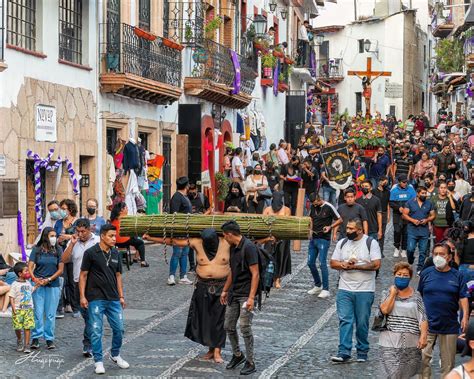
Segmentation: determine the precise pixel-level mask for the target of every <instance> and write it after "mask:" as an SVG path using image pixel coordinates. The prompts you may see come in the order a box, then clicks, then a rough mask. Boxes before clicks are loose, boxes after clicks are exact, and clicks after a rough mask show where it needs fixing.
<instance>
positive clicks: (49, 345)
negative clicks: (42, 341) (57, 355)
mask: <svg viewBox="0 0 474 379" xmlns="http://www.w3.org/2000/svg"><path fill="white" fill-rule="evenodd" d="M46 347H47V349H48V350H54V349H56V345H55V344H54V342H53V341H46Z"/></svg>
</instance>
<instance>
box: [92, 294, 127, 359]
mask: <svg viewBox="0 0 474 379" xmlns="http://www.w3.org/2000/svg"><path fill="white" fill-rule="evenodd" d="M88 314H89V328H90V339H91V345H92V354H93V355H94V361H95V362H103V360H104V355H103V353H102V336H103V324H104V315H105V317H107V321H108V322H109V325H110V327H111V328H112V350H111V355H112V357H116V356H118V355H119V354H120V348H121V347H122V337H123V332H124V330H123V312H122V305H121V304H120V301H109V300H93V301H90V302H89V307H88Z"/></svg>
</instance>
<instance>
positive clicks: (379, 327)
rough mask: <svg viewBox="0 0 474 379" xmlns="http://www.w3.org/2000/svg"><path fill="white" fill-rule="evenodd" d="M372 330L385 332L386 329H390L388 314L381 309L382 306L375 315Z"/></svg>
mask: <svg viewBox="0 0 474 379" xmlns="http://www.w3.org/2000/svg"><path fill="white" fill-rule="evenodd" d="M372 330H373V331H374V332H383V331H385V330H388V328H387V315H384V314H383V313H382V311H381V310H380V307H379V308H378V312H377V314H376V315H375V317H374V322H373V324H372Z"/></svg>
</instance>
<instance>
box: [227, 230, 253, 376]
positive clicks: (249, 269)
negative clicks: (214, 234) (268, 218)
mask: <svg viewBox="0 0 474 379" xmlns="http://www.w3.org/2000/svg"><path fill="white" fill-rule="evenodd" d="M222 231H223V233H224V239H225V240H226V241H227V242H228V243H229V244H230V245H231V250H230V270H231V273H230V275H229V276H228V277H227V281H226V283H225V285H224V289H223V291H222V295H221V303H222V304H227V309H226V312H225V323H224V329H225V331H226V332H227V336H228V337H229V341H230V344H231V346H232V353H233V355H232V359H231V361H230V362H229V364H228V365H227V366H226V368H227V369H228V370H230V369H233V368H235V367H237V366H238V365H240V364H241V363H243V362H244V361H245V366H244V367H243V368H242V370H241V371H240V375H249V374H252V373H254V372H255V371H257V369H256V368H255V363H254V356H253V334H252V318H253V309H254V302H255V296H256V295H257V290H258V286H259V281H260V273H259V268H258V251H257V247H256V246H255V244H254V243H253V242H252V241H250V240H248V239H247V238H245V237H244V236H242V234H241V232H240V226H239V224H237V223H236V222H235V221H228V222H226V223H225V224H224V225H222ZM239 319H240V331H241V332H242V337H243V338H244V341H245V349H246V353H247V359H246V358H245V356H244V354H243V353H242V352H241V351H240V346H239V337H238V333H237V321H238V320H239Z"/></svg>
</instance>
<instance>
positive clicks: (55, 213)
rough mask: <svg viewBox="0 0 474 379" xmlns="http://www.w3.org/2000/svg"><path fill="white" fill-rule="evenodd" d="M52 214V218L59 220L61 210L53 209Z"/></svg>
mask: <svg viewBox="0 0 474 379" xmlns="http://www.w3.org/2000/svg"><path fill="white" fill-rule="evenodd" d="M49 214H50V216H51V220H59V219H60V218H62V217H61V213H60V212H59V211H52V212H49Z"/></svg>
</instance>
